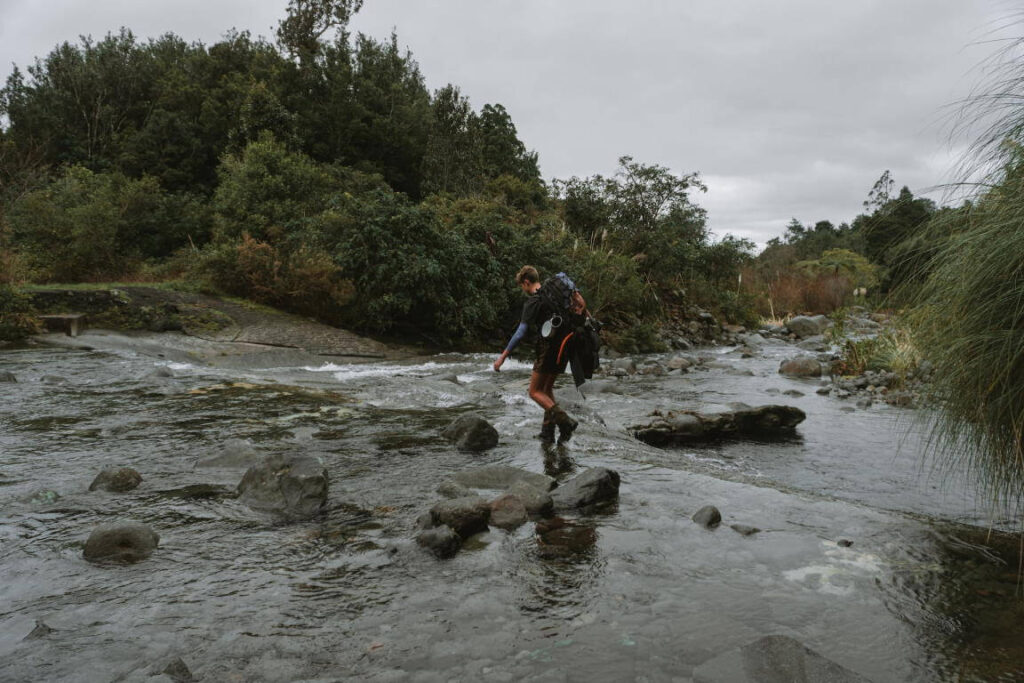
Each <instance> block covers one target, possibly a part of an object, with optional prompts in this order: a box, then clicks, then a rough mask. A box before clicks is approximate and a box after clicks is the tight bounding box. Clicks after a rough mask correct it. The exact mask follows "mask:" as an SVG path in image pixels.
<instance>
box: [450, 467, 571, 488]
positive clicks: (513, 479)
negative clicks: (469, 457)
mask: <svg viewBox="0 0 1024 683" xmlns="http://www.w3.org/2000/svg"><path fill="white" fill-rule="evenodd" d="M454 479H455V481H456V482H457V483H459V484H461V485H462V486H468V487H470V488H474V489H498V490H501V491H507V490H509V489H510V488H512V486H513V485H515V484H516V483H518V482H523V483H526V484H528V485H530V486H532V487H533V488H536V489H541V490H543V491H550V490H551V489H553V488H555V487H556V486H558V482H556V481H555V480H554V479H553V478H551V477H549V476H547V475H546V474H537V473H536V472H529V471H527V470H521V469H519V468H518V467H510V466H508V465H490V466H487V467H476V468H474V469H471V470H463V471H462V472H458V473H456V474H455V477H454Z"/></svg>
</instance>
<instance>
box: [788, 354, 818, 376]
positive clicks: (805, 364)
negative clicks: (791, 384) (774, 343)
mask: <svg viewBox="0 0 1024 683" xmlns="http://www.w3.org/2000/svg"><path fill="white" fill-rule="evenodd" d="M779 374H780V375H786V376H787V377H821V361H819V360H818V359H817V358H814V357H813V356H797V357H796V358H788V359H786V360H784V361H782V363H780V364H779Z"/></svg>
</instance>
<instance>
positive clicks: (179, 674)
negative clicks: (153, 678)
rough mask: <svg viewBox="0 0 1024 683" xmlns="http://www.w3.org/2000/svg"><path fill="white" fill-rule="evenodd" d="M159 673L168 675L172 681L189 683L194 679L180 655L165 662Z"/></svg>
mask: <svg viewBox="0 0 1024 683" xmlns="http://www.w3.org/2000/svg"><path fill="white" fill-rule="evenodd" d="M160 673H162V674H163V675H165V676H167V677H169V678H170V679H171V680H172V681H174V683H191V681H194V680H195V678H194V677H193V676H192V672H191V671H189V669H188V665H187V664H185V662H184V660H182V658H181V657H175V658H174V659H172V660H170V661H169V662H167V664H166V665H165V666H164V667H163V670H162V671H161V672H160Z"/></svg>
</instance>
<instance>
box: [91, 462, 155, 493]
mask: <svg viewBox="0 0 1024 683" xmlns="http://www.w3.org/2000/svg"><path fill="white" fill-rule="evenodd" d="M141 483H142V475H141V474H139V473H138V471H136V470H134V469H132V468H131V467H120V468H117V469H114V468H109V469H105V470H103V471H101V472H100V473H99V474H97V475H96V478H95V479H93V480H92V483H91V484H89V490H90V491H96V490H97V489H99V490H101V491H110V492H112V493H124V492H125V491H131V490H132V489H134V488H136V487H137V486H138V485H139V484H141Z"/></svg>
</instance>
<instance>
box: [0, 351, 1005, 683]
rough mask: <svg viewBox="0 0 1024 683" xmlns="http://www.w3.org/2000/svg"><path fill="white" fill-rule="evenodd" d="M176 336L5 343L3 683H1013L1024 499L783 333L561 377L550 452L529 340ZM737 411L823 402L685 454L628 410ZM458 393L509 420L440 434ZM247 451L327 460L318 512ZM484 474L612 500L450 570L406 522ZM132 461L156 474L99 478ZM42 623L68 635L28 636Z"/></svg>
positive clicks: (0, 456) (501, 540) (463, 559)
mask: <svg viewBox="0 0 1024 683" xmlns="http://www.w3.org/2000/svg"><path fill="white" fill-rule="evenodd" d="M173 337H174V335H164V336H163V337H148V338H145V339H141V338H140V339H133V338H130V337H119V336H116V335H105V334H103V333H92V334H89V335H85V336H84V337H82V338H79V340H78V341H77V342H76V343H75V344H65V345H64V346H30V347H25V348H19V349H7V350H3V351H0V371H9V372H11V373H13V374H14V375H15V376H16V377H17V379H18V381H17V383H11V384H0V392H2V399H0V501H2V512H0V574H2V576H3V581H2V582H0V680H3V681H148V680H155V679H151V678H150V674H151V673H154V668H153V667H156V666H158V665H159V663H160V662H162V661H164V660H166V659H167V658H168V657H181V658H182V659H183V660H184V661H185V662H186V663H187V664H188V667H189V668H190V669H191V671H192V672H193V674H194V675H195V677H196V678H197V679H198V680H204V681H300V680H308V681H313V680H316V681H333V680H360V681H363V680H368V681H375V680H378V681H406V680H408V681H449V680H458V681H461V680H465V681H470V680H488V681H492V680H493V681H513V680H538V681H560V680H565V681H577V680H580V681H582V680H593V681H605V680H607V681H623V680H637V681H689V680H692V679H693V678H694V677H695V674H699V672H700V667H701V666H702V665H703V664H705V663H706V662H708V661H709V660H711V659H713V658H714V657H716V656H717V655H719V654H721V653H723V652H726V651H728V650H730V649H733V648H737V647H740V646H742V645H745V644H746V643H748V642H750V641H752V640H755V639H757V638H759V637H761V636H764V635H769V634H781V635H787V636H791V637H793V638H795V639H797V640H799V641H801V642H802V643H804V644H805V645H806V646H807V647H809V648H811V649H812V650H814V651H816V652H818V653H819V654H821V655H823V656H825V657H827V658H829V659H831V660H833V661H835V662H837V663H838V664H840V665H842V666H844V667H846V668H848V669H851V670H852V671H855V672H857V673H858V674H860V675H862V676H864V677H866V678H868V679H870V680H873V681H954V680H956V681H972V680H977V681H991V680H1004V681H1011V680H1024V609H1022V602H1021V601H1022V597H1021V592H1020V583H1019V565H1018V555H1017V552H1018V550H1019V548H1018V547H1017V546H1016V545H1015V543H1016V541H1014V542H1013V543H1010V544H1009V545H1006V544H1005V543H1004V544H1002V545H1000V544H999V543H997V542H996V541H994V540H993V537H990V536H989V534H988V531H989V530H990V529H994V530H996V531H999V532H1015V531H1019V530H1020V529H1021V523H1022V520H1021V518H1019V517H1001V516H998V515H994V514H993V511H992V510H993V507H992V506H991V505H990V504H989V503H988V501H986V500H984V499H982V498H979V497H977V496H976V495H975V494H974V493H973V492H972V489H971V486H970V485H969V483H968V480H967V477H966V475H965V473H964V472H962V471H958V470H956V469H955V468H953V469H950V468H945V467H939V466H938V464H936V463H934V462H932V461H931V460H929V459H928V458H927V457H925V456H924V455H922V453H923V452H924V449H923V446H924V444H925V440H926V436H925V433H924V431H923V427H922V422H921V420H920V419H919V418H920V417H921V414H920V412H919V411H912V410H907V409H900V408H894V407H890V406H887V405H878V404H875V405H873V406H871V407H869V408H866V409H859V408H857V409H854V408H853V406H852V403H851V402H850V401H841V400H838V399H835V398H830V397H828V396H822V395H818V394H817V393H816V389H818V388H819V387H820V382H819V381H818V380H794V379H788V378H785V377H782V376H780V375H779V374H778V373H777V368H778V365H779V361H780V360H781V359H783V358H785V357H787V356H791V355H793V347H791V346H789V345H786V344H784V343H781V342H773V341H770V342H768V343H767V344H766V345H765V346H764V348H763V349H762V350H761V352H760V353H759V354H756V356H755V357H753V358H742V357H741V355H740V354H739V353H738V352H737V351H736V350H735V349H732V348H730V347H718V348H711V349H704V350H701V352H700V353H702V354H703V355H705V356H709V357H710V358H709V362H707V363H705V364H704V366H702V367H700V368H698V369H696V370H694V371H691V372H689V373H684V374H679V373H670V374H666V375H653V374H652V375H642V374H638V375H634V376H630V377H624V378H619V379H616V378H613V377H607V376H602V377H600V378H595V379H596V380H597V381H594V382H591V383H588V384H585V385H584V386H583V392H584V394H585V399H584V398H583V397H582V396H581V395H580V394H578V393H577V392H576V390H575V389H573V388H572V384H571V379H569V378H568V377H564V378H562V379H561V380H560V381H559V384H558V387H557V394H558V396H559V399H560V402H561V403H562V404H563V405H565V406H566V407H567V409H568V410H569V411H570V412H571V413H573V414H574V415H575V416H577V417H578V419H580V422H581V425H580V428H579V429H578V431H577V432H576V435H575V436H574V437H573V439H572V441H571V442H569V444H567V445H565V446H562V447H545V446H543V445H542V444H541V443H540V442H539V441H537V440H536V439H534V438H533V435H534V434H535V433H536V432H537V430H538V427H539V423H540V410H539V409H538V408H537V407H536V406H535V405H534V404H533V403H532V402H531V401H530V400H529V399H528V398H527V396H526V385H527V381H528V376H529V370H530V366H529V364H527V363H525V362H523V361H521V360H510V361H509V362H508V363H506V364H505V366H504V368H503V370H502V372H500V373H495V372H494V371H493V370H492V369H491V365H490V364H491V361H492V360H493V358H492V357H490V356H484V355H461V354H442V355H436V356H430V357H423V358H415V359H411V360H406V361H377V362H350V361H346V360H345V359H342V358H329V359H328V358H322V357H321V358H314V357H299V356H298V355H294V354H288V353H283V352H282V353H268V354H259V355H258V359H257V360H249V361H244V362H243V361H237V360H230V359H225V361H224V362H223V363H206V362H199V361H197V360H194V359H192V358H191V356H190V355H189V354H188V353H187V352H186V351H183V350H181V349H179V350H178V352H175V353H171V352H167V353H164V352H163V351H160V350H159V349H160V348H161V344H169V345H171V346H173V344H172V343H171V342H172V341H173ZM659 359H661V360H663V359H664V356H649V357H644V358H642V359H638V360H641V361H645V362H651V361H656V360H659ZM155 371H158V372H155ZM784 392H790V395H786V394H785V393H784ZM796 392H798V393H796ZM733 402H742V403H746V404H749V405H754V406H756V405H763V404H768V403H777V404H786V405H793V406H796V407H799V408H801V409H802V410H804V411H805V412H806V413H807V419H806V421H805V422H803V423H802V424H801V425H800V426H799V427H798V429H797V435H796V436H795V437H793V438H791V439H783V440H773V441H766V442H758V441H740V440H735V441H722V442H715V443H709V444H702V445H699V446H687V447H678V448H671V449H657V448H653V447H650V446H647V445H645V444H643V443H640V442H638V441H636V440H635V439H633V438H631V437H630V436H629V434H628V432H627V430H626V427H628V426H629V425H631V424H633V423H634V422H636V421H638V420H639V419H640V418H642V417H643V416H646V415H648V414H650V413H651V412H652V411H653V410H656V409H668V408H684V409H701V410H703V409H705V408H707V407H708V406H714V405H727V404H729V403H733ZM468 411H472V412H477V413H480V414H481V415H483V416H484V417H485V418H487V420H489V421H490V422H491V423H492V424H493V425H494V426H495V427H496V428H497V430H498V432H499V435H500V442H499V445H498V446H497V447H496V448H494V449H492V450H490V451H487V452H485V453H482V454H470V453H464V452H459V451H457V450H455V449H454V448H453V447H452V446H451V444H449V443H448V442H446V441H445V440H443V439H442V438H440V436H439V432H440V430H441V429H442V428H443V427H444V426H445V425H447V424H448V423H449V422H451V421H452V420H453V419H454V418H456V417H458V416H459V415H461V414H463V413H465V412H468ZM247 452H248V453H251V452H255V453H258V454H270V453H278V452H283V453H302V454H307V455H315V456H317V457H319V458H320V459H321V460H322V461H323V462H324V463H325V465H326V466H327V469H328V471H329V475H330V497H329V504H328V508H327V510H326V511H325V512H324V514H322V515H321V516H319V517H317V518H315V519H313V520H309V521H303V522H297V523H289V524H281V523H277V522H275V521H274V520H272V519H268V518H266V517H264V516H262V515H260V514H258V513H256V512H254V511H252V510H250V509H248V508H246V507H245V506H244V505H242V504H241V503H240V502H238V501H237V500H235V499H234V498H232V497H231V496H230V495H223V494H224V493H226V492H229V491H230V490H231V489H232V488H233V487H234V486H235V485H237V483H238V481H239V480H240V478H241V476H242V473H243V472H244V468H243V469H242V470H239V469H237V468H231V467H200V466H197V463H200V462H201V461H203V460H204V459H207V458H210V457H216V456H222V455H225V454H227V455H229V456H230V455H231V454H234V453H247ZM229 459H230V458H229ZM485 464H507V465H513V466H516V467H520V468H524V469H528V470H531V471H536V472H547V473H548V474H551V475H552V476H556V477H558V478H559V479H566V478H569V477H571V476H573V475H574V474H575V473H577V472H579V471H581V470H582V469H584V468H587V467H592V466H602V467H607V468H610V469H613V470H615V471H617V472H618V473H619V474H620V475H621V488H620V495H619V500H618V502H617V504H615V505H612V506H609V507H606V508H603V509H601V510H599V511H598V512H596V513H589V514H580V515H576V516H575V517H576V521H577V522H578V523H579V524H580V525H584V526H589V527H591V528H592V529H593V530H594V535H593V538H594V539H595V540H594V541H593V543H592V544H589V545H588V546H587V547H583V548H578V549H576V550H575V551H574V552H571V553H567V554H565V555H561V556H550V555H548V554H544V553H541V552H539V550H538V544H537V540H536V536H535V533H534V530H533V524H532V523H531V524H527V525H525V526H523V527H520V528H519V529H518V530H516V531H514V532H506V531H502V530H499V529H492V530H490V531H489V532H485V533H484V534H482V535H480V536H478V537H475V538H474V539H472V541H471V542H469V543H467V545H466V547H465V548H464V549H463V550H462V551H461V552H460V553H459V554H458V555H457V556H456V557H454V558H452V559H450V560H438V559H436V558H435V557H433V556H432V555H430V554H428V553H427V552H425V551H424V550H423V549H421V548H419V547H418V546H417V545H416V543H415V541H414V536H415V520H416V518H417V517H418V516H419V515H420V514H422V513H423V512H424V511H426V510H427V509H429V508H430V506H431V505H433V504H434V503H435V502H436V501H438V500H439V499H440V496H439V495H438V494H437V493H435V489H436V488H437V486H438V484H439V483H441V482H442V481H443V480H445V479H446V478H447V477H449V476H450V475H451V474H452V473H454V472H457V471H459V470H462V469H467V468H471V467H474V466H479V465H485ZM113 466H118V467H120V466H129V467H133V468H135V469H137V470H138V471H139V472H140V473H141V474H142V476H143V483H142V485H141V486H140V487H139V488H138V489H135V490H134V491H131V492H128V493H122V494H113V493H104V492H89V491H88V487H89V483H90V481H91V480H92V478H93V477H94V476H95V475H96V474H97V473H98V472H99V471H100V470H101V469H102V468H104V467H113ZM197 485H203V486H197ZM708 504H711V505H715V506H717V507H718V508H719V509H720V510H721V511H722V515H723V517H724V521H725V523H724V524H723V525H722V526H721V527H720V528H718V529H716V530H714V531H708V530H706V529H704V528H701V527H700V526H698V525H696V524H694V523H693V522H692V521H691V520H690V516H691V515H692V514H693V513H694V512H695V511H696V510H697V509H699V508H700V507H702V506H704V505H708ZM112 520H135V521H140V522H144V523H147V524H149V525H151V526H152V527H153V528H154V529H155V530H156V531H157V532H158V533H159V534H160V537H161V540H160V546H159V548H158V549H157V551H156V552H155V553H154V554H153V555H152V557H150V558H149V559H148V560H145V561H143V562H140V563H138V564H134V565H128V566H98V565H93V564H90V563H88V562H86V561H85V560H84V559H83V558H82V545H83V542H84V540H85V538H86V537H87V536H88V534H89V532H90V531H91V530H92V529H93V528H94V527H95V526H96V525H98V524H101V523H104V522H107V521H112ZM731 523H740V524H747V525H753V526H756V527H759V528H760V529H761V530H762V531H761V532H760V533H757V534H755V535H753V536H749V537H747V536H743V535H741V534H739V533H736V532H734V531H733V530H731V529H730V528H729V527H728V524H731ZM996 536H999V537H1000V538H1002V536H1001V535H999V534H997V535H996ZM1009 538H1010V539H1011V540H1012V539H1013V538H1014V537H1013V536H1009ZM840 541H844V543H840ZM845 542H850V543H849V544H847V543H845ZM37 621H42V622H44V623H45V624H46V625H48V626H49V627H50V628H52V629H53V631H52V632H51V633H49V634H47V635H46V636H45V637H41V638H31V639H26V635H27V634H29V633H30V632H31V631H32V630H33V627H34V625H35V624H36V622H37ZM156 672H159V669H157V670H156Z"/></svg>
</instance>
